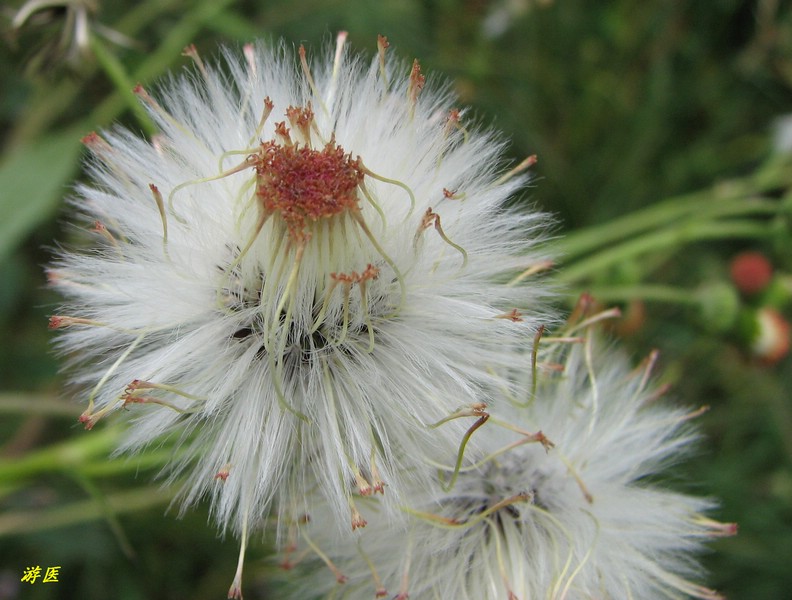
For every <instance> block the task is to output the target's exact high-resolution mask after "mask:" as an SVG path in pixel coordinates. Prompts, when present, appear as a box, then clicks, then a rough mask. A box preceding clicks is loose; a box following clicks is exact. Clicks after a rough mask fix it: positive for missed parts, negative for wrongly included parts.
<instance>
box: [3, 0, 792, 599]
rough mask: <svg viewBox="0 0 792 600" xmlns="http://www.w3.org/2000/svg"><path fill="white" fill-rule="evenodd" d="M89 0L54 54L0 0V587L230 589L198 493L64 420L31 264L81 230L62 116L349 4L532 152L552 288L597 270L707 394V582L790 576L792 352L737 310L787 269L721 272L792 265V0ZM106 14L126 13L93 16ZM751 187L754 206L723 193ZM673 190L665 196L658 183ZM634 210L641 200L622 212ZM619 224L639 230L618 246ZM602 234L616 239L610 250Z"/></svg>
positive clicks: (261, 559)
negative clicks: (761, 344)
mask: <svg viewBox="0 0 792 600" xmlns="http://www.w3.org/2000/svg"><path fill="white" fill-rule="evenodd" d="M63 4H64V5H70V6H71V7H74V6H78V5H85V6H89V5H92V4H94V3H93V2H90V1H89V0H80V1H78V0H72V2H64V3H63ZM97 5H98V6H97V7H96V8H97V10H96V12H95V13H93V14H92V23H93V24H94V25H93V29H92V34H93V36H94V38H93V39H94V41H93V42H92V43H91V46H90V47H89V48H87V49H86V51H85V52H84V53H78V54H77V55H75V56H73V57H72V59H71V60H67V59H66V57H65V56H64V52H63V51H62V50H63V49H62V48H59V47H58V46H59V44H60V43H61V42H60V40H61V39H62V37H61V36H62V35H63V34H64V27H66V28H67V31H68V20H67V10H66V8H64V7H56V8H55V9H53V10H48V11H44V12H40V13H37V14H36V15H33V16H32V17H31V18H30V19H29V20H28V21H27V22H26V23H25V24H24V25H23V26H22V27H20V28H18V29H15V28H13V27H12V19H13V17H14V14H15V13H16V11H17V10H18V9H19V8H20V6H22V3H21V2H12V3H6V4H5V6H4V7H3V11H2V12H3V21H2V32H3V37H4V42H5V43H3V44H2V45H0V74H2V75H1V77H2V83H0V123H1V124H2V140H1V142H2V156H1V157H0V339H2V340H3V343H2V344H0V414H2V420H0V511H2V512H0V600H2V599H12V598H20V599H21V598H24V599H28V598H30V599H38V598H78V597H79V598H84V599H93V598H97V599H98V598H108V597H113V598H118V599H120V600H136V599H160V598H161V599H170V598H177V599H178V598H194V599H198V600H200V599H202V598H222V597H224V596H223V594H224V593H225V591H226V589H227V586H228V583H229V582H230V579H231V576H232V574H233V571H234V566H235V561H236V552H237V547H236V543H235V542H234V541H233V540H225V541H221V540H218V539H217V538H216V533H215V531H214V529H213V528H212V527H211V526H207V525H206V514H205V513H204V512H201V511H194V512H192V513H190V514H188V515H186V516H185V518H184V519H182V520H176V519H174V518H173V516H174V515H173V514H169V515H164V514H163V513H164V511H165V507H166V506H167V501H168V497H169V496H168V493H167V491H163V490H161V489H160V488H159V487H158V486H157V485H156V484H152V483H151V481H152V477H153V474H155V473H156V470H157V469H156V465H157V464H158V460H160V459H161V455H159V456H158V455H157V454H156V453H154V454H152V455H150V456H144V457H141V458H134V459H123V458H121V459H118V458H116V459H112V460H110V459H108V458H107V456H108V453H109V450H110V448H111V447H112V434H113V426H108V425H106V424H103V425H102V426H101V427H98V428H97V429H96V430H94V431H91V432H84V431H83V430H82V428H80V427H77V426H76V417H77V416H78V414H79V413H80V411H81V407H80V405H79V404H78V403H77V402H76V401H75V397H74V396H73V395H72V394H71V392H70V391H69V390H67V389H65V387H64V384H63V379H62V378H61V376H59V375H58V373H57V364H56V361H55V359H54V358H53V356H52V355H51V353H50V350H49V346H48V344H49V338H50V334H49V333H48V331H47V328H46V323H47V320H46V319H47V316H48V315H49V314H52V312H53V311H54V307H55V306H56V303H57V299H56V298H54V297H53V295H52V294H51V293H50V292H49V291H48V290H47V289H46V286H45V279H44V275H43V270H42V265H43V264H46V263H47V262H48V260H49V258H48V257H49V255H50V252H51V249H52V247H53V241H52V240H53V239H60V240H65V239H69V238H71V237H74V236H75V232H74V231H72V230H70V229H69V228H68V227H63V225H62V222H63V221H65V220H68V215H67V214H65V212H64V211H65V210H66V209H65V208H64V204H63V202H62V199H63V197H64V196H65V195H67V194H68V191H69V187H70V186H71V184H72V181H73V180H74V179H75V178H78V177H80V174H79V173H80V171H79V159H80V156H81V152H82V150H81V146H80V143H79V140H80V137H81V136H82V135H85V134H86V133H88V132H90V131H92V130H94V129H99V128H102V127H106V126H108V125H109V124H110V123H111V122H112V121H114V120H117V121H121V122H123V123H125V124H127V125H129V126H130V127H132V128H133V129H136V130H145V123H144V122H141V121H139V120H138V116H139V113H138V112H136V110H137V109H136V108H134V106H135V103H134V99H133V98H132V97H131V94H130V93H129V90H130V89H131V87H132V86H133V85H134V84H135V83H136V82H141V83H143V84H144V85H145V84H151V83H152V82H154V81H156V79H157V77H159V76H160V75H162V74H163V73H165V72H166V71H167V70H168V69H176V70H178V69H181V68H183V67H184V66H185V65H187V64H188V63H189V60H188V59H186V58H184V57H182V56H181V50H182V48H183V47H184V46H186V45H187V44H189V43H195V44H196V46H197V47H198V49H199V51H200V52H201V53H202V55H203V56H204V57H207V56H211V55H213V54H214V53H215V48H216V45H217V44H218V43H226V44H230V45H236V46H239V45H241V43H243V42H246V41H251V40H253V39H255V38H259V37H264V38H271V39H278V38H281V37H282V38H284V39H285V40H286V41H287V43H293V44H299V43H305V45H306V47H308V48H309V50H310V49H313V50H318V48H320V47H321V46H322V44H323V43H326V42H327V41H329V40H331V39H332V37H333V35H334V33H335V32H337V31H338V30H341V29H345V30H347V31H349V33H350V41H351V45H352V47H353V48H354V49H356V50H361V51H364V52H367V53H369V54H370V55H372V54H373V53H374V52H375V50H376V35H377V34H378V33H383V34H386V35H387V36H388V38H389V40H390V41H391V44H392V47H393V49H394V50H395V51H396V52H397V53H398V54H399V55H401V56H402V57H404V58H405V59H408V60H409V59H411V58H413V57H415V56H417V57H420V59H421V62H422V65H423V67H424V71H425V72H426V73H429V74H431V76H435V77H443V78H451V79H452V80H453V82H454V85H455V87H456V89H457V92H458V94H459V95H460V97H461V103H462V104H464V105H471V106H472V107H473V108H474V113H475V115H476V118H477V120H479V121H481V122H483V123H485V124H491V125H493V126H494V127H496V128H498V129H500V130H502V131H503V132H504V134H505V136H506V138H507V139H508V140H509V142H510V153H511V154H512V155H513V156H514V158H515V159H521V158H522V157H524V156H526V155H528V154H534V153H536V154H538V156H539V163H538V165H537V167H536V168H535V172H536V173H537V174H538V176H539V178H538V179H537V180H536V182H535V186H534V187H533V189H532V190H530V193H529V194H528V197H527V198H525V200H526V201H529V202H532V203H534V204H537V205H539V206H540V207H542V208H544V209H546V210H548V211H551V212H553V213H555V214H557V215H558V223H559V226H558V229H559V233H564V234H566V233H573V235H572V237H571V238H569V241H563V240H559V241H558V242H557V244H558V246H559V249H560V250H562V251H564V252H566V256H567V258H566V260H565V262H562V263H561V264H560V265H559V269H558V272H557V275H556V277H557V278H558V280H559V281H560V282H562V283H563V284H565V285H566V286H568V289H569V290H570V291H569V303H572V302H573V301H574V298H575V297H576V295H577V294H578V293H579V292H581V291H584V290H586V289H590V290H592V291H593V293H594V295H595V297H597V298H599V299H600V300H602V301H603V302H606V303H616V304H619V305H621V306H623V307H624V308H625V312H626V313H627V314H629V315H633V318H632V319H626V320H625V321H626V323H627V325H624V326H621V327H619V328H618V329H617V331H616V332H615V333H616V334H617V335H622V336H623V337H624V338H625V342H626V343H627V344H628V345H629V346H630V347H631V348H632V350H633V351H634V352H635V354H636V356H642V355H645V354H646V353H647V352H648V351H649V350H650V349H651V348H655V347H656V348H659V349H660V350H661V351H662V355H661V356H662V358H661V363H662V365H661V366H662V368H663V369H664V371H665V373H666V379H667V380H669V381H673V383H674V396H675V397H676V398H678V399H679V401H680V402H683V403H686V404H689V405H691V406H699V405H702V404H707V405H710V406H711V408H712V409H711V410H710V412H709V413H707V414H706V415H705V416H704V417H702V418H701V419H700V424H701V425H702V427H703V429H704V430H705V432H706V436H707V437H706V439H705V440H704V441H703V443H702V444H701V447H700V448H701V451H700V454H699V455H698V456H695V457H694V458H693V459H692V460H691V461H690V462H689V463H688V464H686V465H685V466H684V467H683V473H682V476H681V477H680V481H675V482H674V483H675V485H679V486H681V487H682V488H684V489H689V490H692V491H694V492H696V493H701V494H711V495H712V496H714V497H717V498H720V499H721V502H722V506H721V508H720V510H719V511H718V512H717V514H716V515H715V516H716V517H717V518H719V519H721V520H726V521H737V522H739V524H740V534H739V536H737V537H735V538H730V539H725V540H722V541H720V542H718V543H716V544H714V545H713V549H714V552H713V553H712V554H711V555H709V556H707V557H706V558H705V563H706V565H707V567H708V568H709V569H710V571H711V576H710V578H709V583H710V584H711V586H712V587H715V588H716V589H719V590H720V591H722V592H724V593H725V594H726V595H727V596H729V597H730V598H732V599H741V598H746V599H747V598H750V599H752V600H754V599H777V598H782V597H785V596H786V595H787V594H788V590H789V589H792V571H790V569H789V557H790V556H792V404H790V390H792V364H791V361H790V359H789V358H786V359H785V360H782V361H781V362H779V363H778V364H775V365H766V364H762V363H760V362H758V361H756V360H753V359H751V358H750V357H749V355H748V352H747V348H746V342H745V335H744V329H741V327H740V326H737V325H735V324H734V323H738V322H739V321H740V315H743V316H744V315H745V314H749V313H750V311H751V310H752V306H753V305H757V304H761V303H772V302H775V303H777V304H779V305H781V306H786V308H785V310H786V313H787V316H789V305H788V303H787V304H786V305H785V302H786V300H785V297H784V293H783V290H781V291H779V292H778V294H776V295H777V296H778V298H775V297H774V298H769V299H768V298H760V299H758V300H752V301H747V300H745V299H739V298H737V297H736V296H735V294H734V292H733V291H732V292H731V293H727V292H728V291H729V289H730V288H728V283H727V282H728V261H729V259H730V257H731V256H733V255H734V254H735V253H737V252H739V251H741V250H744V249H749V248H750V249H757V250H761V251H763V252H764V253H765V254H766V255H767V256H768V257H770V259H771V261H772V262H773V263H774V265H775V268H776V271H777V273H780V274H782V275H783V274H785V273H788V272H789V271H790V269H792V264H791V263H792V237H791V235H790V229H789V226H788V221H787V220H788V217H789V213H790V210H789V206H790V204H792V202H790V199H789V198H790V193H789V187H790V184H792V169H791V168H788V166H789V163H788V162H784V160H785V159H784V158H783V157H779V154H778V153H777V151H774V149H773V140H774V133H773V132H774V131H778V129H777V128H776V129H774V123H776V122H777V119H779V118H780V117H781V116H783V115H784V114H785V113H788V112H792V6H790V5H789V4H788V3H783V2H781V1H780V0H754V1H748V0H711V1H709V2H695V1H693V0H688V1H685V0H672V1H669V0H645V1H644V2H640V3H639V2H632V1H630V0H609V1H607V2H586V1H585V0H555V1H553V0H499V1H496V0H381V1H380V2H368V1H366V0H344V1H341V0H326V1H321V2H320V1H315V0H288V1H286V0H270V1H268V2H263V1H233V0H143V1H142V2H132V1H131V0H123V1H121V0H117V1H113V2H97ZM107 28H109V29H111V30H113V31H115V32H117V33H119V34H123V36H124V37H123V38H121V37H120V36H115V35H114V34H113V35H111V40H107V39H106V38H103V37H101V35H102V34H103V33H104V32H105V31H106V29H107ZM114 39H115V41H113V40H114ZM127 41H128V43H127ZM116 42H123V43H121V44H119V43H116ZM61 45H62V44H61ZM678 197H681V200H679V199H677V200H674V198H678ZM760 197H761V198H760ZM668 199H671V200H668ZM757 199H758V200H759V201H760V202H765V204H763V205H762V206H764V208H757V209H756V210H753V209H751V210H750V211H748V210H746V209H744V208H743V205H742V204H740V205H739V206H738V204H737V201H739V202H742V201H744V200H757ZM732 201H734V202H732ZM729 202H731V204H729ZM773 203H774V204H773ZM675 206H676V207H678V208H677V209H674V210H676V211H677V212H674V211H673V210H672V209H671V208H667V207H672V208H673V207H675ZM757 206H759V205H757ZM783 206H786V209H785V210H786V213H784V212H783V211H782V210H780V209H779V207H783ZM646 207H650V208H646ZM651 207H660V208H659V209H656V211H655V212H652V209H651ZM663 207H666V208H663ZM679 207H682V208H681V209H679ZM723 207H727V208H723ZM732 207H733V208H732ZM637 210H640V211H642V212H639V213H637V214H638V217H636V218H635V220H634V221H629V220H628V221H624V220H616V219H617V218H619V217H622V216H623V215H625V214H626V213H628V212H631V211H637ZM669 211H670V212H669ZM680 211H681V212H680ZM723 212H726V213H728V214H726V215H725V216H724V215H723V214H721V213H723ZM735 215H736V216H735ZM743 217H745V218H743ZM746 219H747V221H746ZM630 223H633V225H632V226H631V225H630ZM619 224H621V226H622V227H621V228H620V225H619ZM586 232H593V233H588V234H587V233H586ZM608 232H610V233H608ZM707 232H710V233H707ZM587 235H588V237H586V236H587ZM608 235H611V236H612V240H609V238H608ZM652 235H655V238H652ZM623 238H624V239H629V240H631V241H632V243H633V245H624V246H620V245H619V244H620V243H621V241H622V239H623ZM707 238H709V239H707ZM592 239H593V240H594V241H593V242H592V241H591V240H592ZM587 240H588V241H587ZM635 240H638V242H637V244H638V245H637V246H636V245H635V243H636V242H635ZM646 240H649V242H646ZM653 240H654V241H653ZM575 244H577V245H575ZM607 244H611V246H610V247H614V246H615V247H616V248H617V250H616V251H612V252H611V256H610V258H609V257H608V256H609V255H608V254H607V252H608V251H609V247H607ZM603 256H604V257H605V259H602V257H603ZM576 265H577V266H576ZM576 268H577V270H575V269H576ZM566 269H568V270H566ZM727 288H728V289H727ZM781 288H783V286H781ZM779 289H780V288H779ZM715 292H717V293H715ZM779 298H780V299H779ZM637 300H640V302H638V301H637ZM641 309H643V313H641ZM732 313H734V315H736V320H730V319H731V317H732V316H734V315H732ZM636 314H637V315H638V317H635V315H636ZM171 512H173V511H171ZM36 564H38V565H41V566H42V567H46V566H53V565H59V566H61V567H62V569H61V576H60V582H59V583H56V584H46V585H44V584H41V583H40V582H39V583H37V584H35V585H29V584H26V583H20V581H19V579H20V577H21V575H22V571H23V569H24V568H25V567H27V566H30V565H36ZM282 577H283V576H282V574H281V572H280V571H279V570H278V568H277V564H276V561H275V560H272V559H270V558H268V548H267V544H266V542H265V541H261V543H259V544H258V545H256V546H255V547H254V548H253V549H252V551H251V553H250V560H249V567H248V568H247V569H246V581H247V582H249V583H247V584H246V597H248V598H278V597H279V593H278V582H279V580H280V579H282Z"/></svg>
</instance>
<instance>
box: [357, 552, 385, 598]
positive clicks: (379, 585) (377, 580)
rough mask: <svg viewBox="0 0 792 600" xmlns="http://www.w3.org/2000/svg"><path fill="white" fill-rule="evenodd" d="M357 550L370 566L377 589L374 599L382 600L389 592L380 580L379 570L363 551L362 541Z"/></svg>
mask: <svg viewBox="0 0 792 600" xmlns="http://www.w3.org/2000/svg"><path fill="white" fill-rule="evenodd" d="M357 549H358V553H359V554H360V556H361V557H362V558H363V560H364V561H365V562H366V564H367V565H368V568H369V571H371V578H372V579H373V580H374V588H375V591H374V597H375V598H381V597H383V596H385V595H387V593H388V592H387V591H386V590H385V586H384V585H382V579H380V576H379V574H378V573H377V569H376V567H375V566H374V563H373V562H371V557H369V555H368V554H366V552H365V551H364V550H363V546H362V545H361V543H360V540H358V544H357Z"/></svg>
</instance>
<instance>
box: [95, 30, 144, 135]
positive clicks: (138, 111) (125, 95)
mask: <svg viewBox="0 0 792 600" xmlns="http://www.w3.org/2000/svg"><path fill="white" fill-rule="evenodd" d="M91 50H92V51H93V53H94V56H96V60H97V61H98V62H99V65H100V66H101V67H102V69H103V70H104V72H105V75H107V77H108V78H109V79H110V81H112V82H113V85H114V86H115V88H116V90H117V92H118V94H120V96H121V98H122V99H123V101H124V103H125V104H126V105H127V108H129V110H131V111H132V114H133V115H135V118H136V119H137V120H138V123H140V126H141V127H142V128H143V131H145V132H146V134H148V135H149V136H152V135H154V134H155V133H157V127H156V126H155V125H154V122H153V121H152V120H151V117H149V115H148V113H147V112H146V109H145V108H143V105H142V104H141V102H140V101H139V100H138V98H137V96H135V93H134V92H133V91H132V88H134V83H133V82H132V81H131V80H130V79H129V76H128V75H127V72H126V69H124V65H122V64H121V61H119V60H118V58H117V57H116V55H115V54H113V53H112V52H110V51H109V50H108V49H107V47H106V46H105V45H104V43H103V42H102V40H100V39H99V38H98V37H97V36H95V35H92V36H91Z"/></svg>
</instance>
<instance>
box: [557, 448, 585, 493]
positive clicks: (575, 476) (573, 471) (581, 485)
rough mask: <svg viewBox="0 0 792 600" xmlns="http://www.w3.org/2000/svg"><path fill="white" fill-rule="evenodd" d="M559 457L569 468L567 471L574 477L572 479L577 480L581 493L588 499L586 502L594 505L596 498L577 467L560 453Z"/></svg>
mask: <svg viewBox="0 0 792 600" xmlns="http://www.w3.org/2000/svg"><path fill="white" fill-rule="evenodd" d="M557 456H558V459H559V460H560V461H561V462H562V463H564V466H565V467H566V468H567V471H569V474H570V475H572V478H573V479H574V480H575V483H577V484H578V487H579V488H580V491H581V492H582V493H583V497H584V498H585V499H586V502H588V503H589V504H593V503H594V496H592V495H591V492H589V491H588V488H587V487H586V484H585V483H583V479H582V478H581V477H580V475H579V474H578V472H577V470H576V469H575V467H573V466H572V462H571V461H570V460H569V459H568V458H567V457H566V456H564V455H563V454H562V453H560V452H559V453H558V454H557Z"/></svg>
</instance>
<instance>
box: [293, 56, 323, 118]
mask: <svg viewBox="0 0 792 600" xmlns="http://www.w3.org/2000/svg"><path fill="white" fill-rule="evenodd" d="M299 54H300V66H301V67H302V70H303V74H304V75H305V80H306V81H307V82H308V86H309V87H310V88H311V92H312V93H313V95H314V97H315V98H316V99H317V100H319V105H320V106H321V107H322V110H323V111H324V113H325V114H326V115H327V116H330V111H328V110H327V106H326V105H325V103H324V100H323V99H322V96H321V94H319V89H318V88H317V87H316V83H315V82H314V78H313V76H312V75H311V68H310V67H309V66H308V59H307V58H306V57H305V46H303V45H302V44H300V50H299Z"/></svg>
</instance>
